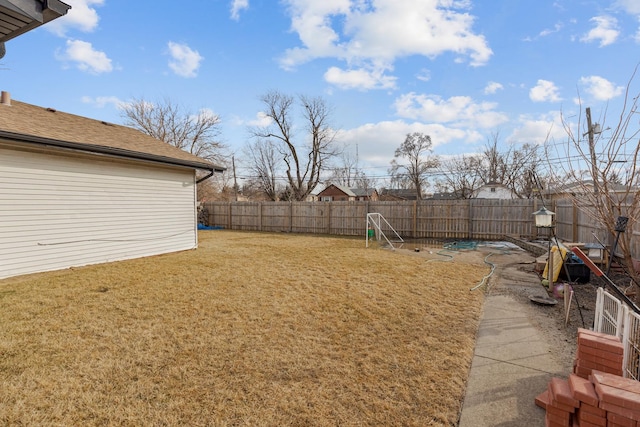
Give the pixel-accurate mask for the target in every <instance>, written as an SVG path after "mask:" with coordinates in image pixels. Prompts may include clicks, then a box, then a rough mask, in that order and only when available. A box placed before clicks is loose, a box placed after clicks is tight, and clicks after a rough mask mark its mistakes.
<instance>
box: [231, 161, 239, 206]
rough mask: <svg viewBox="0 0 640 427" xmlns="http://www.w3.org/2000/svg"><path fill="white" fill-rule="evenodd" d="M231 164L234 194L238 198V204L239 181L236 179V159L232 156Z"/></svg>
mask: <svg viewBox="0 0 640 427" xmlns="http://www.w3.org/2000/svg"><path fill="white" fill-rule="evenodd" d="M231 164H232V165H233V192H234V193H235V196H236V202H237V201H238V179H237V178H236V157H235V156H231Z"/></svg>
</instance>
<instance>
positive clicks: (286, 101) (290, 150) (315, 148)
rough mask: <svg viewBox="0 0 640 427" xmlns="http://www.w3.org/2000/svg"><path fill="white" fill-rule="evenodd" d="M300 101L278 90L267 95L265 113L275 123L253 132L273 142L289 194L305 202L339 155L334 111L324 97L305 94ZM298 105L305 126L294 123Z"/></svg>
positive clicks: (263, 98)
mask: <svg viewBox="0 0 640 427" xmlns="http://www.w3.org/2000/svg"><path fill="white" fill-rule="evenodd" d="M297 100H298V103H297V104H296V99H295V98H294V97H292V96H289V95H285V94H283V93H281V92H278V91H272V92H269V93H267V94H266V95H263V96H262V97H261V101H262V103H263V105H264V108H265V111H264V114H265V115H266V116H267V117H268V118H270V119H271V124H270V125H269V126H267V127H264V128H254V129H252V130H251V133H252V135H253V137H254V138H258V139H264V140H267V141H270V142H271V143H272V144H273V147H274V148H275V150H277V151H278V153H279V155H280V156H281V158H282V161H283V162H284V168H285V174H286V177H287V184H288V191H287V192H286V194H287V197H290V198H291V199H293V200H299V201H302V200H305V199H306V198H307V196H308V195H309V194H310V193H311V192H312V191H313V189H314V188H315V187H316V186H317V185H318V182H319V181H320V175H321V173H322V172H323V171H324V170H325V168H326V167H327V161H328V160H329V159H330V158H331V157H333V156H334V155H335V154H336V149H335V147H334V140H335V135H336V131H335V130H334V129H332V128H331V126H330V124H329V119H330V113H331V111H330V108H329V107H328V106H327V104H326V102H325V101H324V100H323V99H322V98H319V97H316V98H310V97H307V96H304V95H301V96H299V97H298V98H297ZM296 105H298V106H299V107H300V110H301V113H300V116H301V118H302V120H303V121H304V123H305V126H304V127H303V128H297V127H296V126H295V124H294V115H295V111H294V110H295V109H296ZM300 133H302V134H303V136H302V137H301V136H300V135H299V134H300ZM301 139H302V141H303V142H301Z"/></svg>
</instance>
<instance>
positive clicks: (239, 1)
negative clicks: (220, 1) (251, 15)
mask: <svg viewBox="0 0 640 427" xmlns="http://www.w3.org/2000/svg"><path fill="white" fill-rule="evenodd" d="M245 9H249V0H233V1H232V2H231V19H233V20H234V21H237V20H239V19H240V11H242V10H245Z"/></svg>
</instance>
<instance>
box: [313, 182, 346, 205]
mask: <svg viewBox="0 0 640 427" xmlns="http://www.w3.org/2000/svg"><path fill="white" fill-rule="evenodd" d="M327 197H331V200H327ZM318 200H320V201H321V202H325V201H336V202H346V201H349V200H352V198H350V197H349V196H348V195H347V194H345V193H344V192H343V191H342V190H340V189H339V188H337V187H334V186H330V187H328V188H325V189H324V190H322V191H321V192H320V193H318Z"/></svg>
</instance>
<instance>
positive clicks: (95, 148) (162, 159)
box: [0, 130, 226, 182]
mask: <svg viewBox="0 0 640 427" xmlns="http://www.w3.org/2000/svg"><path fill="white" fill-rule="evenodd" d="M0 138H3V139H8V140H13V141H20V142H25V143H28V144H33V145H39V146H43V147H56V148H66V149H69V150H77V151H82V152H88V153H96V154H106V155H109V156H116V157H122V158H125V159H134V160H145V161H150V162H154V163H162V164H166V165H172V166H184V167H189V168H193V169H200V170H207V171H209V172H210V174H209V175H207V176H206V177H204V178H201V179H200V180H198V182H201V181H204V180H205V179H207V178H209V177H210V176H212V175H213V174H214V173H216V172H218V173H222V172H224V171H225V170H226V168H223V167H222V166H216V165H214V164H211V163H207V162H191V161H188V160H181V159H175V158H173V157H166V156H160V155H157V154H148V153H140V152H138V151H131V150H125V149H122V148H113V147H105V146H102V145H90V144H80V143H77V142H68V141H61V140H57V139H51V138H43V137H39V136H32V135H24V134H19V133H14V132H7V131H3V130H0Z"/></svg>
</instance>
